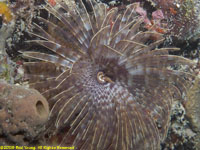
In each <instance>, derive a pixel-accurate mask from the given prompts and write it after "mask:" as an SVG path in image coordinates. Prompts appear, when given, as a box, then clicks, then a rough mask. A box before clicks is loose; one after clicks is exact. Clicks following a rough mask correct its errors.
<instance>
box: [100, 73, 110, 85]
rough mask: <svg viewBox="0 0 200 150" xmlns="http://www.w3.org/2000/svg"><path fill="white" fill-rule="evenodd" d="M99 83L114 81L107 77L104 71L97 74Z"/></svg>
mask: <svg viewBox="0 0 200 150" xmlns="http://www.w3.org/2000/svg"><path fill="white" fill-rule="evenodd" d="M97 81H98V82H99V83H101V84H104V83H113V81H112V80H111V79H110V78H109V77H107V76H106V75H105V74H104V73H103V72H102V71H100V72H98V73H97Z"/></svg>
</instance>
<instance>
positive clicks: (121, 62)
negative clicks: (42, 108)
mask: <svg viewBox="0 0 200 150" xmlns="http://www.w3.org/2000/svg"><path fill="white" fill-rule="evenodd" d="M55 2H56V6H59V8H58V7H57V8H55V7H54V6H52V5H50V4H49V5H47V6H45V9H46V10H48V12H50V13H51V14H52V15H54V17H55V18H56V19H53V20H52V21H51V20H49V19H44V18H39V20H40V21H42V22H44V23H45V24H46V25H47V26H48V30H44V29H43V28H42V27H41V26H39V25H37V24H33V28H35V29H36V30H37V31H36V32H31V34H33V35H35V36H37V37H38V38H39V39H36V40H31V41H29V42H36V43H38V44H40V45H42V46H44V47H46V48H48V49H49V50H50V51H51V52H52V53H48V52H46V53H45V52H38V51H34V52H30V51H25V52H23V55H24V56H26V57H29V58H33V59H37V60H40V61H34V62H27V63H25V64H24V68H25V70H26V78H28V79H29V81H30V83H31V84H30V85H31V86H32V87H34V88H35V89H37V90H39V91H40V92H41V93H42V94H43V95H44V96H45V97H46V98H47V99H48V102H49V105H50V108H51V112H50V116H49V121H48V123H47V125H46V131H45V133H44V134H45V135H48V136H46V137H47V140H48V142H49V143H50V144H52V143H51V140H50V139H53V137H56V141H55V140H54V143H55V142H56V143H55V144H58V145H61V146H66V145H67V146H75V148H76V149H83V150H86V149H87V150H89V149H92V150H103V149H105V150H122V149H123V150H126V149H127V150H130V149H138V150H147V149H148V150H159V149H160V143H161V142H162V141H163V140H164V139H165V137H166V133H167V130H168V126H169V119H170V110H171V104H172V101H173V96H174V93H176V92H177V91H179V93H180V95H181V93H184V92H185V91H186V88H188V87H189V86H190V82H189V81H188V80H187V78H191V77H193V75H192V74H190V73H186V72H181V71H177V70H173V69H170V66H172V65H177V66H179V65H187V66H193V65H194V63H193V62H192V61H190V60H188V59H186V58H183V57H179V56H173V55H169V54H168V52H169V51H174V50H178V49H177V48H160V49H158V48H157V46H158V45H159V44H160V43H162V42H163V40H164V39H163V37H162V34H160V33H157V32H155V31H151V30H148V31H143V30H142V29H141V25H142V23H143V20H144V18H142V17H141V16H138V14H137V13H136V11H135V10H136V8H137V7H139V4H138V3H133V4H131V5H128V6H127V7H126V9H125V10H124V11H123V12H120V13H119V11H118V8H112V9H108V8H107V6H106V5H105V4H103V3H96V2H93V1H91V0H88V6H90V8H91V10H92V13H88V12H87V9H86V7H85V5H84V3H83V1H82V0H81V1H79V6H80V7H81V9H79V8H77V7H74V9H73V10H72V9H69V7H68V5H66V4H65V3H64V2H60V1H58V0H57V1H55Z"/></svg>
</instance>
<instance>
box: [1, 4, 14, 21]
mask: <svg viewBox="0 0 200 150" xmlns="http://www.w3.org/2000/svg"><path fill="white" fill-rule="evenodd" d="M0 16H3V19H4V21H5V22H9V21H11V19H12V14H11V11H10V9H9V8H8V6H7V5H6V4H5V3H4V2H0Z"/></svg>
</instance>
